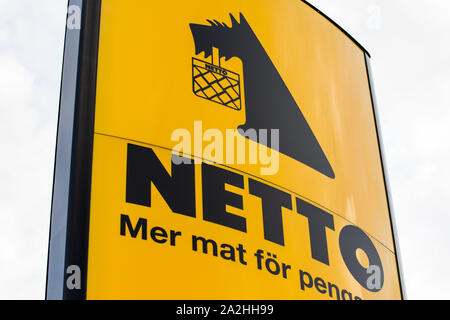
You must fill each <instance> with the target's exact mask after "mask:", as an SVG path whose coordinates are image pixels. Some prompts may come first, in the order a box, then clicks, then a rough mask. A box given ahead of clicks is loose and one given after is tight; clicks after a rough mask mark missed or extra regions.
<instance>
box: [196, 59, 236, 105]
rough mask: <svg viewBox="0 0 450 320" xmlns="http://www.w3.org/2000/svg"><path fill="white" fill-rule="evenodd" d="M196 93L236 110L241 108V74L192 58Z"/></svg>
mask: <svg viewBox="0 0 450 320" xmlns="http://www.w3.org/2000/svg"><path fill="white" fill-rule="evenodd" d="M192 88H193V91H194V94H195V95H196V96H198V97H200V98H203V99H207V100H210V101H213V102H216V103H218V104H221V105H223V106H225V107H228V108H232V109H234V110H241V108H242V106H241V81H240V76H239V74H237V73H235V72H233V71H230V70H227V69H224V68H222V67H220V66H216V65H215V64H212V63H208V62H205V61H202V60H199V59H196V58H192Z"/></svg>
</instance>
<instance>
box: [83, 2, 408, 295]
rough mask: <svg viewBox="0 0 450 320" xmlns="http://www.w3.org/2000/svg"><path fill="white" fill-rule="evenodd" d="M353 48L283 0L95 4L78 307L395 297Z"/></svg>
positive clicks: (384, 209)
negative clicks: (82, 299)
mask: <svg viewBox="0 0 450 320" xmlns="http://www.w3.org/2000/svg"><path fill="white" fill-rule="evenodd" d="M366 59H367V58H366V52H365V51H364V50H363V49H362V48H361V47H360V46H358V45H357V44H356V43H355V42H354V41H353V40H352V39H351V38H350V37H349V36H348V35H347V34H345V33H344V32H343V31H342V30H340V29H339V28H337V27H336V26H335V25H334V24H333V23H331V22H330V21H329V20H328V19H326V18H325V17H324V16H323V15H321V14H319V13H318V12H317V11H316V10H314V9H312V8H311V6H309V5H308V4H307V3H305V2H302V1H297V0H281V1H272V0H262V1H241V0H231V1H216V2H211V1H202V0H199V1H194V2H192V1H191V2H176V3H174V2H170V1H139V0H128V1H123V0H103V1H102V5H101V15H100V32H99V51H98V68H97V87H96V101H95V126H94V134H93V156H92V176H91V193H90V214H89V239H88V240H89V241H88V254H87V287H86V298H87V299H334V300H336V299H348V300H358V299H401V298H402V294H401V288H400V281H399V274H398V268H397V259H396V248H395V243H394V239H393V230H392V227H391V218H390V212H389V204H388V199H387V195H386V186H385V181H384V176H383V168H382V160H381V157H380V147H379V142H378V136H377V128H376V121H375V118H374V112H373V105H372V95H371V88H370V81H369V77H368V72H367V65H366V63H367V61H366Z"/></svg>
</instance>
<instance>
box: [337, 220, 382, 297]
mask: <svg viewBox="0 0 450 320" xmlns="http://www.w3.org/2000/svg"><path fill="white" fill-rule="evenodd" d="M339 247H340V249H341V255H342V258H343V259H344V262H345V265H346V266H347V269H348V270H349V271H350V273H351V274H352V276H353V277H354V278H355V280H356V281H358V282H359V284H360V285H361V286H363V287H364V288H366V289H367V290H369V291H371V292H378V291H380V290H381V288H382V287H383V283H384V272H383V266H382V264H381V259H380V256H379V255H378V252H377V249H376V248H375V246H374V244H373V243H372V241H371V240H370V238H369V237H368V236H367V235H366V234H365V233H364V232H363V231H362V230H361V229H360V228H358V227H356V226H346V227H344V228H343V229H342V230H341V233H340V235H339ZM358 249H361V250H363V251H364V252H365V253H366V254H367V257H368V258H369V265H370V266H378V267H379V268H380V272H381V274H380V277H381V279H380V284H381V286H380V288H374V289H369V288H368V285H367V280H368V278H369V276H370V274H368V273H367V269H366V268H364V267H363V266H362V265H361V264H360V263H359V261H358V258H357V256H356V250H358Z"/></svg>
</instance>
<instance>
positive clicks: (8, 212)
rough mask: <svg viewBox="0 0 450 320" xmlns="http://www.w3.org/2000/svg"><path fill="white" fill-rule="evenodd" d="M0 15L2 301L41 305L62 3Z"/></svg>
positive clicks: (14, 6) (21, 5) (26, 3)
mask: <svg viewBox="0 0 450 320" xmlns="http://www.w3.org/2000/svg"><path fill="white" fill-rule="evenodd" d="M0 8H1V10H0V123H1V125H0V146H1V147H0V148H1V153H0V154H1V157H0V163H1V166H0V179H1V184H0V212H1V214H0V225H1V226H2V232H1V233H0V243H2V244H3V245H2V246H0V299H42V298H44V293H45V277H46V264H47V246H48V232H49V221H50V202H51V188H52V178H53V177H52V176H53V159H54V148H55V141H56V122H57V111H58V101H59V84H60V70H61V65H62V50H63V40H64V22H65V10H66V4H65V3H64V1H60V0H53V1H30V0H21V1H3V0H1V1H0Z"/></svg>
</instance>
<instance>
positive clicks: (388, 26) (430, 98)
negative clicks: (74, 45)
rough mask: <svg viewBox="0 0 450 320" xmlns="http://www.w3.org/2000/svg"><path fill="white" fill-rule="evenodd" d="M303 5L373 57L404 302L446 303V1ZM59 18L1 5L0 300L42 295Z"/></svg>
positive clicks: (449, 57) (16, 1)
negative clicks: (317, 11) (328, 19)
mask: <svg viewBox="0 0 450 320" xmlns="http://www.w3.org/2000/svg"><path fill="white" fill-rule="evenodd" d="M252 1H253V0H252ZM310 2H311V3H313V4H314V5H316V6H317V7H318V8H319V9H321V10H322V11H324V12H325V13H326V14H327V15H328V16H330V17H331V18H332V19H334V20H335V21H336V22H338V23H339V24H340V25H341V26H342V27H343V28H344V29H345V30H347V31H348V32H349V33H350V34H352V35H353V36H354V37H355V38H356V39H357V40H358V41H359V42H360V43H361V44H362V45H363V46H364V47H365V48H366V49H367V50H368V51H369V52H370V53H371V55H372V68H373V77H374V82H375V91H376V94H377V98H378V107H379V116H380V120H381V123H380V127H381V130H382V135H383V138H384V145H385V160H386V163H387V168H388V171H389V176H390V185H391V189H392V196H393V202H394V203H393V204H394V208H395V216H396V220H397V225H398V235H399V239H400V249H401V254H402V262H403V270H404V276H405V285H406V291H407V297H408V298H410V299H431V298H437V299H449V298H450V294H449V293H448V287H450V277H449V276H447V270H448V269H450V253H449V249H448V248H449V245H450V232H449V231H448V229H447V225H449V224H450V217H449V214H448V212H449V210H448V205H447V203H446V202H447V201H449V200H450V187H449V186H448V183H449V181H450V170H449V163H450V142H449V140H450V128H449V127H450V108H449V107H450V75H449V74H450V42H449V35H450V2H449V1H446V0H428V1H419V0H311V1H310ZM65 17H66V1H64V0H40V1H36V0H0V148H1V153H0V226H1V232H0V243H1V245H0V299H42V298H44V291H45V275H46V265H47V246H48V232H49V221H50V203H51V188H52V179H53V161H54V149H55V139H56V124H57V112H58V100H59V86H60V77H61V65H62V53H63V42H64V28H65Z"/></svg>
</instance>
